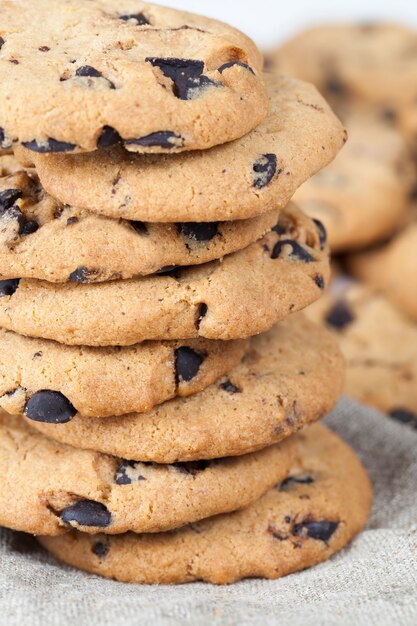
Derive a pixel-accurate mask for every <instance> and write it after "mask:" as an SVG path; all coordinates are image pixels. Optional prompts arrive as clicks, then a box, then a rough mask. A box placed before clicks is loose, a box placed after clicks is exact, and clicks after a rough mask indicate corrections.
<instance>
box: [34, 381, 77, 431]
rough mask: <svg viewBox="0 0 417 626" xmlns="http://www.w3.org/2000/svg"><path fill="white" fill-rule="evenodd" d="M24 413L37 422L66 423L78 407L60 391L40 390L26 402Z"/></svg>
mask: <svg viewBox="0 0 417 626" xmlns="http://www.w3.org/2000/svg"><path fill="white" fill-rule="evenodd" d="M24 413H25V415H26V417H28V418H29V419H31V420H33V421H35V422H45V423H47V424H66V423H67V422H69V421H70V420H72V418H73V417H74V415H76V413H77V409H76V408H75V407H74V406H73V405H72V404H71V402H70V401H69V400H68V398H66V397H65V396H64V394H62V393H61V392H59V391H49V390H47V389H45V390H43V391H38V392H37V393H35V394H34V395H33V396H32V397H31V398H29V400H28V401H27V402H26V406H25V410H24Z"/></svg>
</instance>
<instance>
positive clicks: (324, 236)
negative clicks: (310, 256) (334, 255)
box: [313, 219, 327, 250]
mask: <svg viewBox="0 0 417 626" xmlns="http://www.w3.org/2000/svg"><path fill="white" fill-rule="evenodd" d="M313 222H314V223H315V225H316V227H317V230H318V233H319V240H320V250H323V249H324V247H325V245H326V243H327V232H326V229H325V227H324V225H323V224H322V223H321V222H320V220H316V219H313Z"/></svg>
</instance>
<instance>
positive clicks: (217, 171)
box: [16, 74, 346, 222]
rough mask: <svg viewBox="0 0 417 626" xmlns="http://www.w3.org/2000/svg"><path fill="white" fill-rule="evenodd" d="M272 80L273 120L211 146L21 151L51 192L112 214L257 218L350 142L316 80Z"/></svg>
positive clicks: (126, 216) (185, 219) (159, 218)
mask: <svg viewBox="0 0 417 626" xmlns="http://www.w3.org/2000/svg"><path fill="white" fill-rule="evenodd" d="M266 81H267V86H268V94H269V98H270V102H271V110H270V112H269V115H268V117H267V118H266V120H265V121H264V122H263V123H262V124H261V125H260V126H258V127H257V128H256V129H255V130H254V131H252V132H251V133H249V134H248V135H246V136H245V137H242V139H239V140H237V141H234V142H233V143H228V144H223V145H221V146H218V147H216V148H214V149H212V150H208V151H204V152H188V153H184V154H180V155H169V156H155V155H153V156H149V155H145V156H143V155H134V154H129V153H127V152H126V151H125V150H123V149H122V148H120V147H116V148H111V149H108V150H98V151H95V152H93V153H91V154H83V155H74V156H73V155H70V154H52V155H47V156H45V155H42V154H39V153H33V152H32V153H30V154H29V155H28V151H24V152H23V154H22V150H16V155H17V156H18V157H19V158H20V159H21V160H23V162H24V163H26V164H29V165H30V164H32V163H33V162H34V163H35V164H36V168H37V171H38V174H39V176H40V179H41V181H42V184H43V186H44V187H45V189H46V190H47V191H48V192H49V193H50V194H51V195H52V196H54V197H55V198H58V199H60V200H61V201H62V202H64V203H65V204H69V205H74V206H76V207H78V208H82V209H87V210H89V211H92V212H95V213H100V214H103V215H108V216H109V217H115V218H123V219H128V220H142V221H145V222H178V221H183V222H194V221H197V222H200V221H201V222H207V221H217V220H235V219H244V218H248V217H253V216H255V215H259V214H260V213H263V212H265V211H267V210H269V209H272V208H275V207H278V208H282V207H284V206H285V205H286V204H287V203H288V201H289V200H290V199H291V197H292V195H293V193H294V191H295V190H296V189H297V187H298V186H299V185H300V184H301V183H302V182H304V181H305V180H306V179H307V178H309V177H310V176H311V175H312V174H314V173H315V172H317V171H318V170H319V169H321V168H322V167H324V166H325V165H327V164H328V163H329V162H330V161H331V160H332V159H333V158H334V157H335V155H336V154H337V152H338V150H339V149H340V147H341V146H342V145H343V142H344V141H345V139H346V134H345V131H344V128H343V126H342V124H341V123H340V122H339V120H338V119H337V117H336V116H335V115H334V113H333V112H332V111H331V109H330V107H329V106H328V104H327V103H326V101H325V100H324V98H322V97H321V96H320V95H319V94H318V92H317V90H316V89H315V88H314V87H313V86H312V85H308V84H307V83H303V82H301V81H297V80H293V79H290V78H284V77H282V76H277V75H275V74H268V75H267V76H266ZM233 114H235V111H233Z"/></svg>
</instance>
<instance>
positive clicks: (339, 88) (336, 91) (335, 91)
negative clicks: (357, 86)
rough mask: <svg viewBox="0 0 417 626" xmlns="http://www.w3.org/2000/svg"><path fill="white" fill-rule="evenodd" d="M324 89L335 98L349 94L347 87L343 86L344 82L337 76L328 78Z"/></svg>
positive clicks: (333, 75)
mask: <svg viewBox="0 0 417 626" xmlns="http://www.w3.org/2000/svg"><path fill="white" fill-rule="evenodd" d="M324 89H325V91H327V92H329V93H331V94H332V95H334V96H344V95H346V94H347V92H348V89H347V87H346V85H344V84H343V81H342V80H341V79H340V78H339V77H338V76H336V74H332V75H329V76H328V77H327V79H326V81H325V83H324Z"/></svg>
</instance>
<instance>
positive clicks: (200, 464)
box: [172, 460, 213, 476]
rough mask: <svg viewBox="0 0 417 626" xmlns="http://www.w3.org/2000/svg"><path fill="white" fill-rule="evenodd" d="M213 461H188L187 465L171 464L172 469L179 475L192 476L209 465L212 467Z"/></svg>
mask: <svg viewBox="0 0 417 626" xmlns="http://www.w3.org/2000/svg"><path fill="white" fill-rule="evenodd" d="M212 463H213V461H206V460H201V461H189V462H188V463H172V467H175V469H177V470H178V471H179V472H181V474H186V475H191V476H194V475H195V474H197V472H202V471H204V470H205V469H207V468H208V467H210V465H212Z"/></svg>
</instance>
